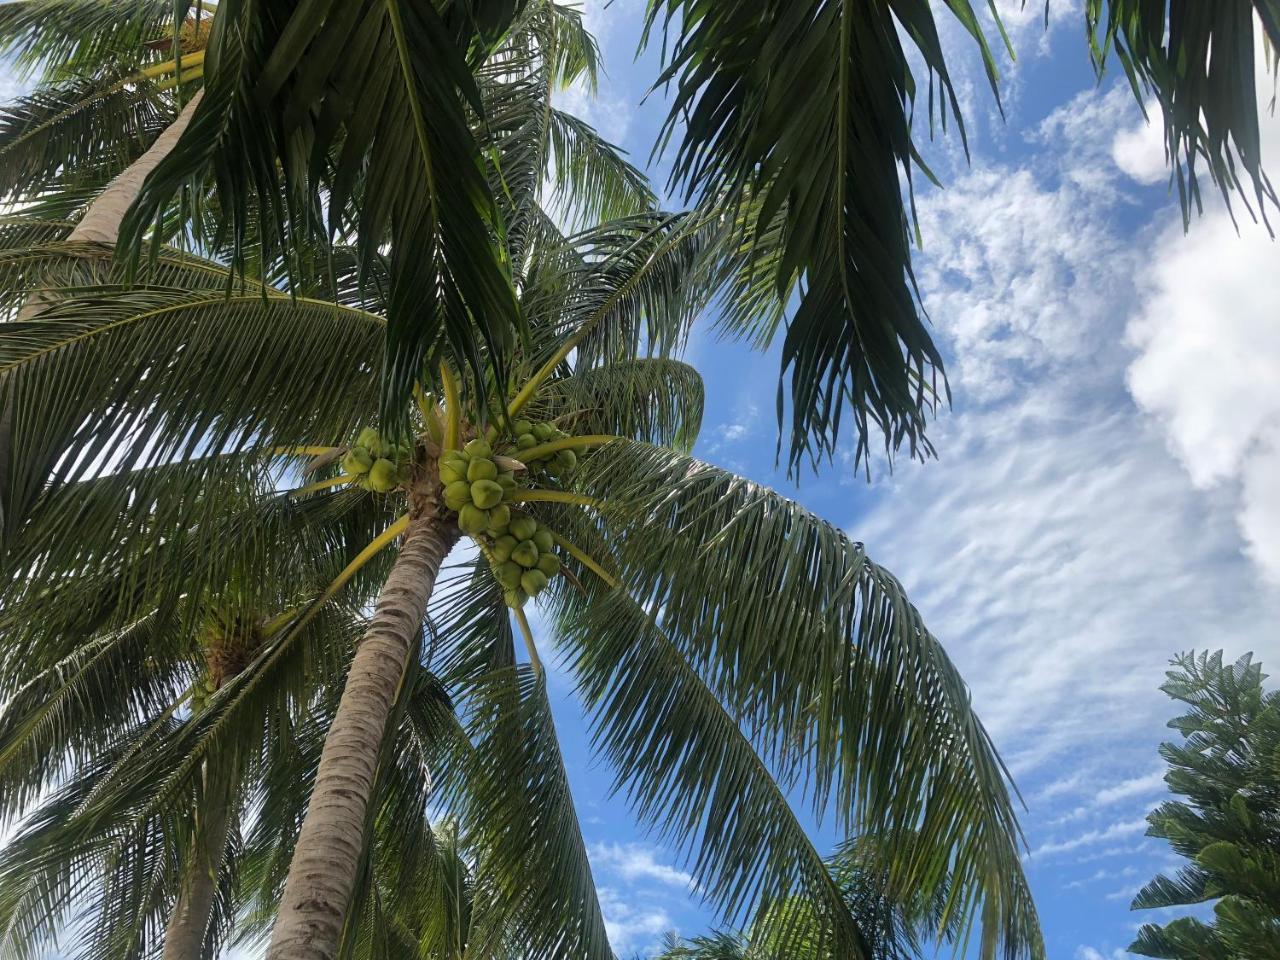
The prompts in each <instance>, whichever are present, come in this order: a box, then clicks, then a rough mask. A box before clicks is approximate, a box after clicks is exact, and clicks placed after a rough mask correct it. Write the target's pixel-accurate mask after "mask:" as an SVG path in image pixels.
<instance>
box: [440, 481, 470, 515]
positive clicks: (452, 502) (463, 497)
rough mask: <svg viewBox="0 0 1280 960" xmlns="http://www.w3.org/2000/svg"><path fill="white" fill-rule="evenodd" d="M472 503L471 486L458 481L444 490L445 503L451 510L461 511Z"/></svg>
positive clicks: (465, 482)
mask: <svg viewBox="0 0 1280 960" xmlns="http://www.w3.org/2000/svg"><path fill="white" fill-rule="evenodd" d="M470 502H471V484H469V483H467V481H465V480H457V481H455V482H453V483H451V484H449V485H448V486H447V487H445V488H444V503H445V506H446V507H448V508H449V509H450V510H461V509H462V508H463V507H464V506H466V505H467V504H468V503H470Z"/></svg>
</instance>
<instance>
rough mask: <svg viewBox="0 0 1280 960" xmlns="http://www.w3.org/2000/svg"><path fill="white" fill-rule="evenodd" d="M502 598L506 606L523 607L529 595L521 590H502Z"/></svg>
mask: <svg viewBox="0 0 1280 960" xmlns="http://www.w3.org/2000/svg"><path fill="white" fill-rule="evenodd" d="M502 599H503V600H505V601H506V602H507V606H508V607H523V606H524V605H525V601H527V600H528V599H529V595H528V594H527V593H525V592H524V591H523V590H504V591H502Z"/></svg>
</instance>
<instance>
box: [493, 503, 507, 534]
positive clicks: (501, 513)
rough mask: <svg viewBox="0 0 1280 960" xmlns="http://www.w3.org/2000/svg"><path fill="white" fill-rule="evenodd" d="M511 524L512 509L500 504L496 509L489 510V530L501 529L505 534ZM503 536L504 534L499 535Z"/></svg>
mask: <svg viewBox="0 0 1280 960" xmlns="http://www.w3.org/2000/svg"><path fill="white" fill-rule="evenodd" d="M510 524H511V508H510V507H508V506H507V505H506V504H505V503H500V504H498V505H497V506H496V507H493V508H492V509H490V510H489V529H491V530H498V529H501V530H503V531H504V532H505V531H506V529H507V527H508V526H509V525H510ZM498 536H502V534H498Z"/></svg>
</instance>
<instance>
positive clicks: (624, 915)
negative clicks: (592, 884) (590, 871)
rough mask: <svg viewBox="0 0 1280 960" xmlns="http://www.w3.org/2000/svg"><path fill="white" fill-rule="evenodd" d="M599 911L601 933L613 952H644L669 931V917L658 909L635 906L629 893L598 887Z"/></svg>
mask: <svg viewBox="0 0 1280 960" xmlns="http://www.w3.org/2000/svg"><path fill="white" fill-rule="evenodd" d="M597 893H598V895H599V897H600V910H601V912H602V913H603V915H604V926H605V930H606V932H607V933H608V935H609V943H610V945H611V946H612V947H613V950H614V952H615V953H617V954H619V955H622V954H626V953H629V952H631V951H634V950H644V951H648V950H650V949H652V947H653V945H654V944H656V943H657V941H658V939H659V938H660V937H661V936H662V934H664V933H666V932H667V931H668V930H670V929H672V926H673V924H672V921H671V916H670V914H668V913H667V911H666V910H664V909H662V908H661V907H655V906H649V905H644V904H641V903H637V901H636V897H635V895H634V892H633V891H619V890H616V889H614V888H613V887H600V888H599V889H598V890H597Z"/></svg>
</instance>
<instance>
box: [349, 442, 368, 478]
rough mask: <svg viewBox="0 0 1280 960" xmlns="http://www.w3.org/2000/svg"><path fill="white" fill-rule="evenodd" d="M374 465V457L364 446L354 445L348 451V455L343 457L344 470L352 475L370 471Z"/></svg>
mask: <svg viewBox="0 0 1280 960" xmlns="http://www.w3.org/2000/svg"><path fill="white" fill-rule="evenodd" d="M372 466H373V457H372V456H371V455H370V454H369V451H368V450H367V449H366V448H364V447H352V448H351V449H350V450H348V451H347V455H346V456H345V457H343V458H342V472H343V473H349V474H351V475H352V476H359V475H360V474H362V473H368V472H369V468H370V467H372Z"/></svg>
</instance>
